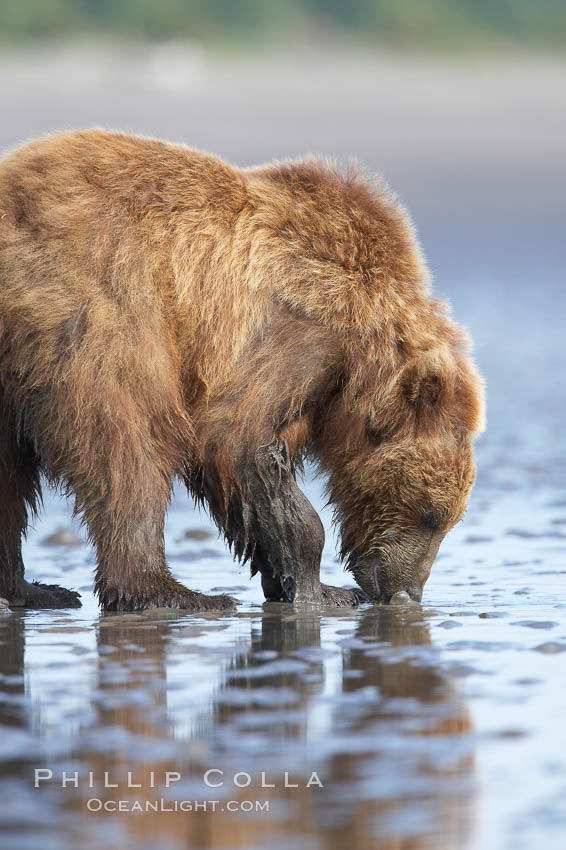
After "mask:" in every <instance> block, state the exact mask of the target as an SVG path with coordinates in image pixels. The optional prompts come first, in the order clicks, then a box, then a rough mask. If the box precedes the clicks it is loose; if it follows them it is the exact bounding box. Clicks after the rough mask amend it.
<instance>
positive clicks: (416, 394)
mask: <svg viewBox="0 0 566 850" xmlns="http://www.w3.org/2000/svg"><path fill="white" fill-rule="evenodd" d="M454 380H455V363H454V359H453V358H452V357H450V355H449V354H448V352H447V351H446V350H445V349H443V348H434V349H430V350H428V351H423V352H420V353H419V354H418V355H417V356H416V357H413V358H411V360H409V362H408V363H407V364H406V365H405V366H404V367H403V369H402V371H401V374H400V376H399V379H398V387H399V389H400V392H401V395H402V397H403V400H404V401H405V404H406V405H407V406H408V407H409V408H410V409H411V410H412V411H414V414H415V416H416V418H417V420H418V421H421V420H422V419H423V418H426V417H433V418H435V414H437V413H440V411H441V410H442V409H444V407H445V403H446V402H447V401H449V400H450V399H451V398H452V397H453V395H454Z"/></svg>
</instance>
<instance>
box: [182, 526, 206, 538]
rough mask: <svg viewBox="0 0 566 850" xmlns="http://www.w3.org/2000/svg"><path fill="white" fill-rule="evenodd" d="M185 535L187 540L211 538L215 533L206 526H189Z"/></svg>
mask: <svg viewBox="0 0 566 850" xmlns="http://www.w3.org/2000/svg"><path fill="white" fill-rule="evenodd" d="M183 537H184V539H185V540H210V538H211V537H213V534H212V533H211V532H210V531H207V529H206V528H189V529H188V530H187V531H185V533H184V534H183Z"/></svg>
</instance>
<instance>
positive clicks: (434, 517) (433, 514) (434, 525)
mask: <svg viewBox="0 0 566 850" xmlns="http://www.w3.org/2000/svg"><path fill="white" fill-rule="evenodd" d="M441 524H442V522H441V519H440V515H439V513H438V511H435V510H433V509H432V508H431V509H430V510H428V511H426V512H425V513H424V514H423V516H422V518H421V525H422V526H423V528H426V530H427V531H438V529H439V528H440V526H441Z"/></svg>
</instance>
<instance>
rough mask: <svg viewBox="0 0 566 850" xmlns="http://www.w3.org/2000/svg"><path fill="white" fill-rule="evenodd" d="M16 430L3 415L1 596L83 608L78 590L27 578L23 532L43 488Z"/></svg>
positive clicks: (17, 604)
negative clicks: (31, 580) (25, 575)
mask: <svg viewBox="0 0 566 850" xmlns="http://www.w3.org/2000/svg"><path fill="white" fill-rule="evenodd" d="M15 433H16V432H15V428H14V427H13V425H12V423H11V422H10V421H9V420H8V418H7V417H5V418H2V419H0V597H3V598H4V599H7V600H8V602H9V603H10V607H11V608H80V606H81V603H80V601H79V594H78V593H76V592H75V591H73V590H65V588H64V587H59V586H58V585H55V584H52V585H47V584H40V583H39V582H27V581H25V579H24V562H23V560H22V535H24V534H25V532H26V529H27V525H28V513H29V512H30V511H31V512H32V513H35V511H36V508H37V504H38V502H39V501H40V500H41V491H40V482H39V469H38V463H37V459H36V457H35V453H34V451H33V448H32V447H31V446H30V445H29V444H28V443H26V441H25V440H24V439H23V438H22V439H21V440H19V441H18V440H16V436H15Z"/></svg>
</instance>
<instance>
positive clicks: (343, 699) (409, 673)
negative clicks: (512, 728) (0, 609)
mask: <svg viewBox="0 0 566 850" xmlns="http://www.w3.org/2000/svg"><path fill="white" fill-rule="evenodd" d="M239 620H240V626H241V629H240V637H239V638H238V637H237V638H236V639H235V640H234V639H232V641H231V643H230V647H229V650H228V649H227V644H226V641H225V639H224V638H223V637H222V635H223V632H225V630H226V629H230V628H233V622H234V621H231V624H227V621H222V620H218V619H215V618H213V617H211V618H210V619H204V618H203V619H199V620H195V619H192V618H191V619H185V620H183V619H179V618H175V619H165V620H160V619H159V618H158V617H157V616H156V615H153V616H152V617H150V616H147V617H140V616H137V615H133V616H132V615H127V616H121V615H114V616H112V615H111V616H106V617H101V620H100V627H99V638H98V661H97V665H96V671H97V672H96V681H95V682H94V683H93V693H92V697H91V703H92V706H93V709H94V712H95V714H94V716H91V717H89V718H88V721H86V720H85V724H84V727H83V728H82V729H80V728H79V729H76V730H73V732H72V736H71V739H70V740H69V745H70V748H71V751H70V752H68V753H67V756H70V758H67V761H66V764H65V766H67V769H69V768H68V765H71V766H72V767H73V768H74V769H77V770H79V771H80V777H81V780H80V783H79V788H78V789H75V788H73V787H67V788H65V789H60V788H57V789H55V790H53V793H54V794H58V798H59V799H58V806H59V807H60V808H62V810H63V811H64V815H63V818H62V820H64V821H65V822H66V828H67V831H66V832H62V836H63V835H68V834H69V831H68V827H69V823H73V824H74V826H75V830H77V831H76V832H75V835H77V834H79V833H81V834H82V837H81V846H82V847H84V848H90V847H91V846H92V847H98V846H102V845H101V844H100V842H101V836H104V842H103V843H104V847H105V850H113V848H118V847H119V848H120V850H128V848H130V847H132V848H134V847H135V848H136V850H140V848H145V847H152V848H153V847H157V846H159V847H160V848H168V847H171V848H185V847H187V848H201V849H202V850H208V848H244V847H245V848H255V847H262V848H265V847H270V848H279V847H283V846H285V847H288V846H289V843H291V844H292V846H293V847H297V848H301V850H303V849H304V850H311V848H332V850H334V848H336V850H338V848H340V849H341V848H343V847H344V846H348V847H350V848H356V850H357V849H358V848H360V850H365V848H368V850H369V848H380V849H381V848H383V850H420V848H428V847H434V848H441V850H445V848H459V850H460V848H463V847H465V846H466V844H467V837H468V835H469V832H470V829H469V827H470V822H471V819H472V816H473V807H474V780H473V771H474V765H473V758H472V756H471V742H470V738H471V729H470V719H469V715H468V712H467V708H466V704H465V702H464V701H463V699H462V697H461V696H460V695H459V693H458V691H457V689H456V688H455V686H454V684H453V683H452V682H451V681H449V680H448V679H447V677H446V676H445V675H444V674H443V673H442V672H441V671H440V670H439V668H438V667H437V666H436V663H435V662H436V653H435V650H434V648H433V647H432V646H431V641H430V634H429V629H428V626H427V624H426V619H425V618H424V616H423V611H422V609H420V608H415V609H410V608H408V609H405V610H401V609H394V608H385V607H383V608H381V607H379V608H374V609H371V610H368V611H367V612H366V613H364V614H363V615H362V616H359V615H358V617H357V618H354V617H353V616H350V615H347V616H340V615H339V614H338V613H333V614H331V615H329V616H324V617H322V618H321V616H320V614H319V613H314V612H308V611H300V610H294V609H293V608H291V607H290V606H288V607H287V606H285V607H283V608H282V607H280V606H275V607H271V610H270V606H269V605H266V606H265V608H264V610H263V613H261V612H260V614H259V615H258V613H257V612H254V613H253V614H251V615H249V616H248V615H241V617H240V618H239ZM223 622H224V623H226V625H223ZM321 624H322V626H323V634H324V636H325V639H324V640H323V641H322V643H321ZM250 625H251V639H250ZM329 631H332V632H333V635H334V640H335V641H337V642H338V643H339V644H340V645H341V650H342V651H341V653H340V652H339V651H338V652H337V651H336V644H334V647H333V648H332V649H331V648H330V646H331V644H327V641H326V636H327V635H328V633H329ZM327 645H328V647H329V648H326V646H327ZM199 647H201V649H202V647H206V664H210V657H211V656H213V657H214V656H216V660H215V664H216V669H217V671H218V672H217V678H216V683H215V685H214V687H215V690H213V691H210V690H209V692H208V693H207V694H204V696H203V693H202V691H201V690H200V688H201V681H202V682H203V681H205V679H206V677H208V679H210V667H208V668H207V669H206V670H203V669H202V667H201V668H199V661H198V658H199V651H198V648H199ZM215 647H217V648H216V649H215ZM201 654H203V653H201ZM12 667H13V665H12ZM199 669H200V672H199ZM191 671H194V672H193V673H191ZM201 673H202V680H201ZM193 676H194V678H192V677H193ZM195 694H196V696H195ZM51 766H52V765H51ZM52 767H53V766H52ZM211 768H212V769H213V770H214V772H213V773H212V774H209V781H210V782H211V786H207V785H206V784H205V781H204V778H203V777H204V775H205V773H206V771H207V770H210V769H211ZM128 771H130V773H131V776H130V779H129V783H130V787H129V786H128ZM168 771H169V772H170V773H171V774H180V776H181V778H180V779H179V780H178V781H173V779H176V776H173V777H172V782H171V785H170V787H169V789H167V788H166V787H165V777H166V774H167V772H168ZM220 771H222V773H220ZM89 772H92V773H93V775H94V781H95V787H94V788H90V787H88V773H89ZM105 772H107V773H108V777H107V784H108V785H109V784H112V785H113V786H116V787H103V786H104V774H105ZM313 772H316V775H317V777H318V779H319V780H320V782H321V783H323V785H324V788H323V789H321V788H320V787H319V786H318V784H317V781H316V779H315V780H314V781H312V780H311V784H310V786H309V787H307V783H308V782H309V778H310V777H311V775H312V773H313ZM262 773H264V774H265V777H264V779H263V784H264V785H267V784H268V783H269V784H271V785H274V786H275V787H262ZM286 773H287V784H288V785H295V786H297V787H288V788H286V787H285V781H286V779H285V774H286ZM236 774H238V776H237V781H238V782H240V783H241V784H242V785H245V784H246V783H247V782H248V781H249V784H247V785H246V787H238V786H237V785H236V784H234V780H233V777H234V776H235V775H236ZM54 775H55V777H56V778H57V779H60V774H59V775H58V773H57V768H54ZM248 777H249V780H248ZM220 782H223V783H224V784H222V785H220V784H219V783H220ZM59 785H60V781H59ZM136 785H137V786H141V787H132V786H136ZM93 800H95V801H97V802H95V803H94V804H93V803H92V801H93ZM119 800H122V801H127V803H126V804H127V805H128V806H132V805H133V803H134V801H138V805H137V808H142V809H145V808H146V802H148V803H150V804H152V805H155V803H156V801H158V802H159V806H160V807H161V806H163V807H167V808H168V809H169V811H166V812H164V811H153V810H152V809H151V808H150V809H149V811H142V812H139V811H138V812H135V811H132V812H130V813H128V814H126V813H124V812H122V813H113V812H111V811H104V810H102V811H97V812H96V813H94V812H93V813H89V811H88V806H87V804H89V805H91V806H93V805H94V806H95V807H99V806H101V805H104V804H109V807H110V808H111V807H112V806H115V805H116V803H115V801H119ZM162 800H163V803H161V801H162ZM184 800H188V801H192V803H193V806H194V803H195V801H199V802H200V803H201V806H200V808H199V809H198V810H197V811H194V810H193V811H191V812H187V811H177V812H175V811H171V810H170V809H172V808H174V806H175V802H174V801H184ZM89 801H91V802H90V803H89ZM99 801H100V802H99ZM204 801H217V803H215V804H214V806H212V805H211V804H210V803H208V804H207V808H206V809H205V808H204V806H203V803H204ZM248 801H251V803H250V802H248ZM256 801H259V804H260V807H261V806H263V805H264V804H265V803H266V802H267V803H268V804H269V810H268V811H266V810H260V811H256V810H255V809H256V808H257V806H256ZM140 804H141V805H140ZM228 804H229V805H230V806H231V807H232V808H235V809H236V811H228ZM250 806H253V809H254V810H249V809H250ZM61 828H62V829H63V827H61ZM54 830H55V832H57V826H55V827H54ZM61 846H66V845H63V844H62V845H61Z"/></svg>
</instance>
